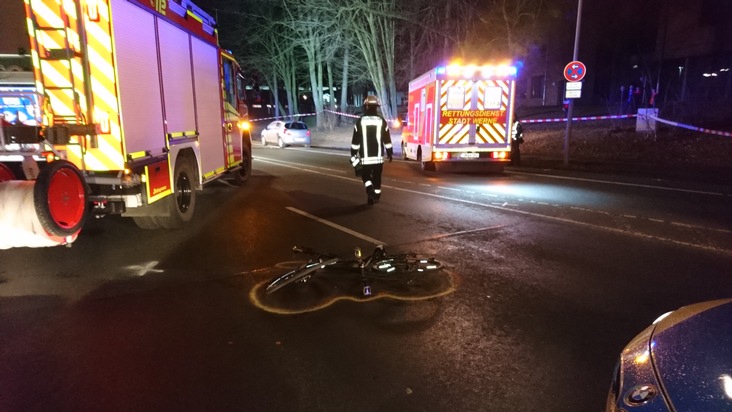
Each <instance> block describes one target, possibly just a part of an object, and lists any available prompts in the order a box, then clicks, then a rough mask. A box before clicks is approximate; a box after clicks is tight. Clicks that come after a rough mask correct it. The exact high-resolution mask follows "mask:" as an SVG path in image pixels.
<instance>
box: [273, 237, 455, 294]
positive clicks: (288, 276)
mask: <svg viewBox="0 0 732 412" xmlns="http://www.w3.org/2000/svg"><path fill="white" fill-rule="evenodd" d="M292 251H293V252H295V253H303V254H306V255H312V256H313V258H311V259H310V260H309V261H308V262H307V263H305V264H303V265H301V266H299V267H297V268H296V269H294V270H291V271H289V272H287V273H285V274H284V275H281V276H278V277H276V278H275V279H273V280H272V281H270V282H269V283H268V284H267V287H266V289H265V291H266V293H267V294H270V293H273V292H275V291H277V290H279V289H281V288H283V287H285V286H287V285H291V284H293V283H297V282H307V281H308V280H309V279H310V278H311V277H312V276H315V275H316V274H317V273H318V272H320V271H335V272H339V271H340V272H347V273H357V274H358V275H359V276H360V279H361V282H362V283H363V288H362V293H363V295H364V296H371V294H372V292H373V291H372V290H371V282H372V281H373V280H384V279H395V280H404V281H405V282H407V283H409V282H411V281H414V277H412V276H406V277H405V276H402V275H410V274H411V275H419V274H421V273H424V272H434V271H437V270H440V269H442V268H443V267H444V265H443V264H442V263H441V262H440V261H438V260H437V259H435V258H422V257H418V256H417V255H416V254H415V253H403V254H396V255H389V254H388V253H387V252H386V249H385V248H384V246H381V245H379V246H377V247H376V248H375V249H374V251H373V253H372V254H371V255H370V256H368V257H365V258H364V257H363V255H362V252H361V249H360V248H355V249H354V257H353V258H341V257H339V256H337V255H335V254H332V253H321V252H317V251H315V250H313V249H310V248H303V247H299V246H295V247H293V248H292Z"/></svg>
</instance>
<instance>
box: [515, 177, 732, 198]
mask: <svg viewBox="0 0 732 412" xmlns="http://www.w3.org/2000/svg"><path fill="white" fill-rule="evenodd" d="M506 173H509V174H512V175H527V176H535V177H545V178H547V179H559V180H576V181H578V182H591V183H604V184H607V185H616V186H630V187H641V188H644V189H656V190H668V191H670V192H685V193H695V194H698V195H711V196H727V195H726V194H724V193H719V192H708V191H704V190H692V189H681V188H676V187H665V186H655V185H645V184H640V183H626V182H613V181H610V180H599V179H586V178H582V177H570V176H554V175H545V174H542V173H526V172H513V171H512V172H506Z"/></svg>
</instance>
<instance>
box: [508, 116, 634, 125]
mask: <svg viewBox="0 0 732 412" xmlns="http://www.w3.org/2000/svg"><path fill="white" fill-rule="evenodd" d="M635 116H636V115H634V114H621V115H614V116H585V117H573V118H572V121H573V122H577V121H582V120H607V119H628V118H631V117H635ZM566 121H567V118H566V117H555V118H552V119H523V120H521V123H554V122H566Z"/></svg>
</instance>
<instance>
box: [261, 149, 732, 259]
mask: <svg viewBox="0 0 732 412" xmlns="http://www.w3.org/2000/svg"><path fill="white" fill-rule="evenodd" d="M269 163H272V164H274V165H277V166H282V167H288V168H291V169H297V170H302V171H305V172H309V173H315V174H321V175H325V176H330V177H335V178H338V179H346V180H356V179H353V178H347V177H345V176H335V175H331V174H327V173H323V172H318V171H315V170H308V169H304V168H300V167H295V166H289V165H287V164H283V163H278V162H269ZM301 166H305V165H301ZM359 181H360V180H359ZM610 183H612V182H610ZM424 186H428V185H424ZM382 187H385V188H389V189H394V190H399V191H402V192H407V193H413V194H417V195H422V196H429V197H433V198H437V199H443V200H448V201H451V202H457V203H464V204H470V205H474V206H482V207H486V208H491V209H497V210H502V211H506V212H511V213H518V214H522V215H525V216H533V217H537V218H540V219H548V220H554V221H557V222H562V223H570V224H574V225H578V226H584V227H588V228H592V229H596V230H604V231H607V232H611V233H616V234H622V235H626V236H627V235H630V236H634V237H639V238H644V239H652V240H657V241H662V242H669V243H673V244H677V245H681V246H686V247H692V248H695V249H703V250H708V251H713V252H721V253H724V254H727V255H732V250H729V249H721V248H716V247H711V246H705V245H699V244H696V243H690V242H682V241H680V240H674V239H670V238H665V237H661V236H654V235H648V234H645V233H641V232H635V231H630V230H624V229H615V228H611V227H606V226H600V225H594V224H592V223H585V222H580V221H576V220H571V219H565V218H560V217H556V216H550V215H543V214H541V213H534V212H527V211H524V210H520V209H511V208H507V207H501V206H496V205H489V204H486V203H481V202H476V201H473V200H465V199H458V198H454V197H449V196H443V195H437V194H433V193H426V192H420V191H417V190H411V189H404V188H401V187H396V186H390V185H382ZM650 187H651V188H655V187H654V186H650ZM598 213H602V214H606V215H608V216H610V213H608V212H603V211H598Z"/></svg>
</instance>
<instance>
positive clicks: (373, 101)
mask: <svg viewBox="0 0 732 412" xmlns="http://www.w3.org/2000/svg"><path fill="white" fill-rule="evenodd" d="M363 105H364V106H377V107H378V106H380V104H379V98H378V97H376V96H373V95H370V96H367V97H366V100H364V101H363Z"/></svg>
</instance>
